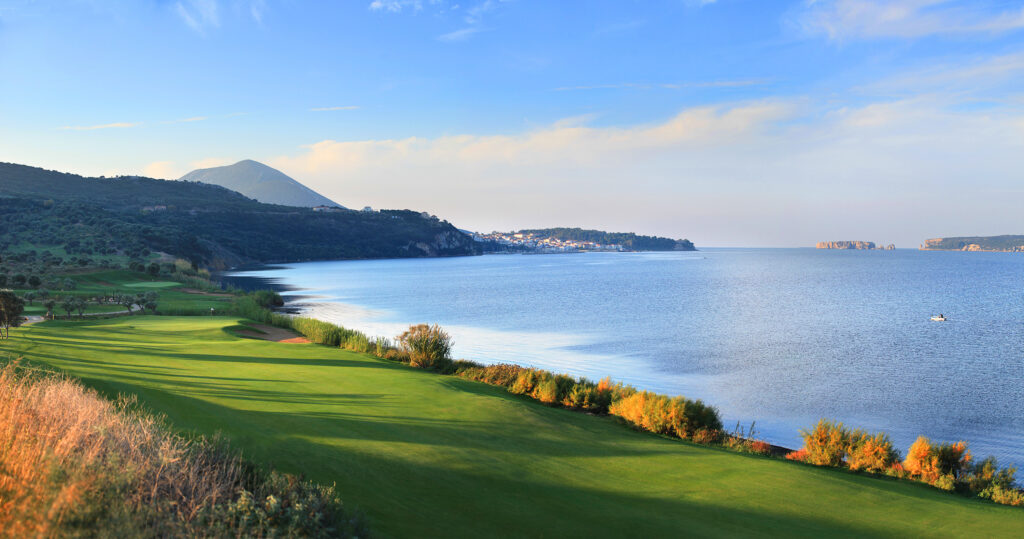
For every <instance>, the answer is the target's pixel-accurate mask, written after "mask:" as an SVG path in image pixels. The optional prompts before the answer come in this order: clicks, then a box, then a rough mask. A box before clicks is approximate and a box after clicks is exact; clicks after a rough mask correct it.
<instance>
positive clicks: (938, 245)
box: [921, 235, 1024, 253]
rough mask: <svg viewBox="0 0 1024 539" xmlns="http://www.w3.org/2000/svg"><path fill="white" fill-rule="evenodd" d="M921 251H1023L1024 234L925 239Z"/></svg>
mask: <svg viewBox="0 0 1024 539" xmlns="http://www.w3.org/2000/svg"><path fill="white" fill-rule="evenodd" d="M921 250H922V251H1001V252H1014V253H1020V252H1024V236H1012V235H1008V236H965V237H959V238H933V239H930V240H925V241H924V245H922V246H921Z"/></svg>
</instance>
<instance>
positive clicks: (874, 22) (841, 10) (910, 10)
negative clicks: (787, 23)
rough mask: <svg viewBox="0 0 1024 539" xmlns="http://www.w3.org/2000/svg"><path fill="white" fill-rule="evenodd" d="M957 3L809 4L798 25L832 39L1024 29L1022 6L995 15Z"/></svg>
mask: <svg viewBox="0 0 1024 539" xmlns="http://www.w3.org/2000/svg"><path fill="white" fill-rule="evenodd" d="M984 4H985V3H983V2H976V1H972V2H963V1H957V0H888V1H886V0H808V1H807V2H806V7H805V9H804V10H803V11H802V12H801V13H800V14H799V16H798V24H799V25H800V26H802V27H803V28H804V29H805V30H806V31H808V32H810V33H813V34H825V35H827V36H828V37H829V38H831V39H835V40H845V39H864V38H892V37H895V38H915V37H922V36H928V35H935V34H979V33H987V34H998V33H1001V32H1007V31H1011V30H1016V29H1020V28H1024V7H1020V8H1017V9H1016V10H1008V11H993V9H992V8H988V7H986V6H985V5H984Z"/></svg>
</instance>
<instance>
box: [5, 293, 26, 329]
mask: <svg viewBox="0 0 1024 539" xmlns="http://www.w3.org/2000/svg"><path fill="white" fill-rule="evenodd" d="M24 311H25V302H24V301H22V299H21V298H19V297H18V296H17V295H16V294H15V293H14V292H13V291H11V290H0V339H6V338H7V337H9V336H10V335H11V328H12V327H18V326H19V325H21V313H22V312H24Z"/></svg>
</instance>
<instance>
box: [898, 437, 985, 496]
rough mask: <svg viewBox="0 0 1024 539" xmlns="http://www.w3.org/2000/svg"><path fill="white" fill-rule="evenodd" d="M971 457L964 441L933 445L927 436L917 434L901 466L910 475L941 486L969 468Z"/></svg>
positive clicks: (958, 476)
mask: <svg viewBox="0 0 1024 539" xmlns="http://www.w3.org/2000/svg"><path fill="white" fill-rule="evenodd" d="M971 458H972V457H971V452H970V451H968V450H967V443H966V442H956V443H952V444H951V443H944V444H940V445H934V444H932V443H931V440H929V439H928V438H925V437H924V436H919V437H918V438H917V440H916V441H914V443H913V444H912V445H911V446H910V450H909V451H907V458H906V460H904V461H903V468H904V469H905V470H906V471H907V472H908V473H909V474H910V475H911V476H912V477H915V478H918V479H920V480H921V481H924V482H926V483H929V484H932V485H936V486H939V487H940V488H942V487H945V486H947V484H948V483H949V482H950V481H956V480H957V479H959V478H960V476H961V475H963V474H964V473H965V472H967V471H968V470H969V467H970V463H971ZM944 476H948V478H944ZM940 482H941V483H940ZM946 490H951V489H946Z"/></svg>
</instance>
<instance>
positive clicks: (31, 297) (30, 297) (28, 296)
mask: <svg viewBox="0 0 1024 539" xmlns="http://www.w3.org/2000/svg"><path fill="white" fill-rule="evenodd" d="M35 299H36V293H35V292H25V301H27V302H28V304H29V305H32V301H34V300H35Z"/></svg>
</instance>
